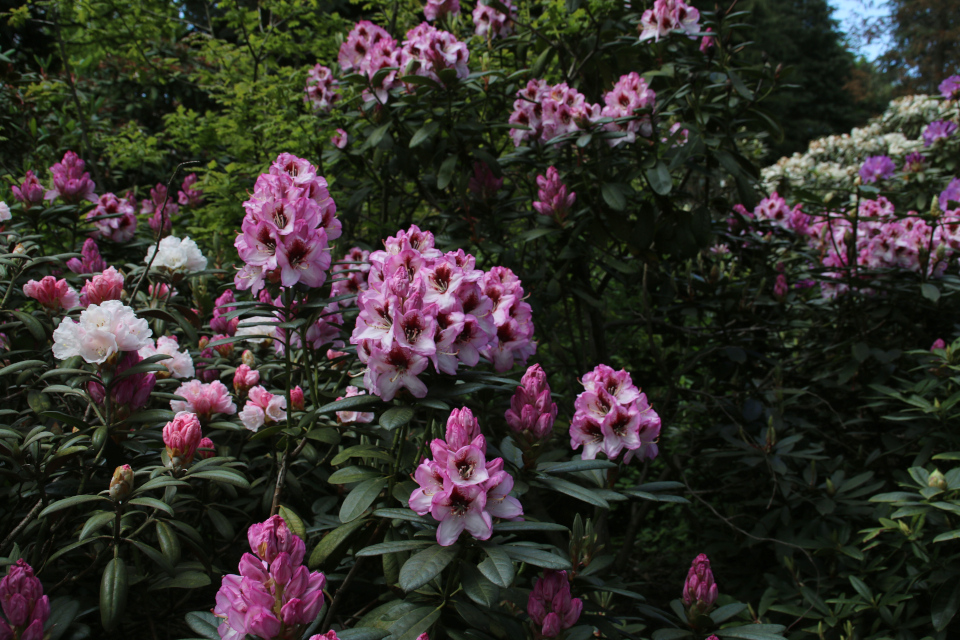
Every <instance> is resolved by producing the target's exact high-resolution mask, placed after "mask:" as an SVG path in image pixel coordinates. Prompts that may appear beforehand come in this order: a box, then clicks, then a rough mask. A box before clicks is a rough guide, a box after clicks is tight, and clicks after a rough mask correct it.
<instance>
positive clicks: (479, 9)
mask: <svg viewBox="0 0 960 640" xmlns="http://www.w3.org/2000/svg"><path fill="white" fill-rule="evenodd" d="M501 4H502V5H503V6H504V7H505V8H506V9H507V10H508V11H509V14H505V13H503V12H501V11H500V10H499V9H496V8H494V7H491V6H490V5H488V4H487V3H486V2H485V1H484V0H478V1H477V6H476V8H474V10H473V25H474V29H475V31H474V32H475V33H476V34H477V35H478V36H480V37H481V38H496V37H498V36H499V37H501V38H505V37H507V36H509V35H510V34H512V33H513V22H514V20H515V19H516V17H517V8H516V7H515V6H513V3H512V2H511V1H510V0H503V1H502V2H501Z"/></svg>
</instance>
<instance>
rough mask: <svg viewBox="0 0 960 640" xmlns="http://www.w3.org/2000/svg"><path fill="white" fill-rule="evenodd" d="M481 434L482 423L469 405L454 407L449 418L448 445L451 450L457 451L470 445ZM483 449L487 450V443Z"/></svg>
mask: <svg viewBox="0 0 960 640" xmlns="http://www.w3.org/2000/svg"><path fill="white" fill-rule="evenodd" d="M479 435H480V423H479V422H477V419H476V418H474V417H473V412H472V411H470V409H468V408H467V407H463V408H462V409H454V410H453V411H451V412H450V417H449V418H447V433H446V440H447V446H448V447H449V448H450V450H451V451H457V450H458V449H461V448H463V447H466V446H468V445H470V443H471V442H472V441H473V439H474V438H476V437H477V436H479ZM483 450H484V451H486V445H484V447H483Z"/></svg>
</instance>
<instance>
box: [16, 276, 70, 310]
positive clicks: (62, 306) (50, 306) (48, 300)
mask: <svg viewBox="0 0 960 640" xmlns="http://www.w3.org/2000/svg"><path fill="white" fill-rule="evenodd" d="M23 293H24V295H26V296H27V297H30V298H33V299H34V300H36V301H37V302H39V303H40V304H42V305H43V307H44V309H46V310H47V312H48V313H60V312H61V311H66V310H67V309H72V308H74V307H77V306H80V296H78V295H77V290H76V289H74V288H73V287H71V286H70V285H69V284H67V281H66V280H57V279H56V278H55V277H53V276H44V277H43V278H41V279H40V280H39V281H37V280H30V281H29V282H27V284H25V285H23Z"/></svg>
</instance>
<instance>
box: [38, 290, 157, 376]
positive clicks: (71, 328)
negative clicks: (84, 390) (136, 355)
mask: <svg viewBox="0 0 960 640" xmlns="http://www.w3.org/2000/svg"><path fill="white" fill-rule="evenodd" d="M152 335H153V331H151V329H150V326H149V325H148V324H147V321H146V320H143V319H142V318H138V317H137V316H136V314H134V312H133V309H131V308H130V307H127V306H125V305H124V304H123V303H121V302H120V301H119V300H107V301H105V302H104V303H103V304H101V305H95V304H91V305H90V306H88V307H87V308H86V309H85V310H84V311H82V312H81V313H80V321H79V322H77V321H75V320H73V319H72V318H64V319H63V320H62V321H61V322H60V326H58V327H57V328H56V330H54V332H53V355H54V357H55V358H57V359H59V360H66V359H67V358H70V357H72V356H81V357H83V359H84V360H85V361H87V362H89V363H95V364H102V363H104V362H106V360H107V359H108V358H109V357H110V356H112V355H113V354H115V353H117V352H118V351H138V350H140V349H141V348H143V347H145V346H147V345H150V344H152V340H151V339H150V338H151V336H152Z"/></svg>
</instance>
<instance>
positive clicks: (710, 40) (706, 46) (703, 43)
mask: <svg viewBox="0 0 960 640" xmlns="http://www.w3.org/2000/svg"><path fill="white" fill-rule="evenodd" d="M704 33H713V27H707V29H706V31H705V32H704ZM715 38H716V36H703V38H702V39H701V40H700V53H703V54H706V53H708V52H709V51H710V50H711V49H713V47H714V44H715V43H714V39H715Z"/></svg>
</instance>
